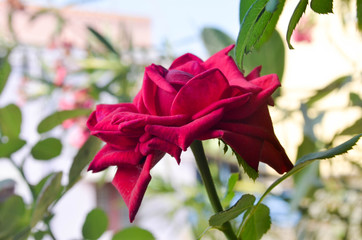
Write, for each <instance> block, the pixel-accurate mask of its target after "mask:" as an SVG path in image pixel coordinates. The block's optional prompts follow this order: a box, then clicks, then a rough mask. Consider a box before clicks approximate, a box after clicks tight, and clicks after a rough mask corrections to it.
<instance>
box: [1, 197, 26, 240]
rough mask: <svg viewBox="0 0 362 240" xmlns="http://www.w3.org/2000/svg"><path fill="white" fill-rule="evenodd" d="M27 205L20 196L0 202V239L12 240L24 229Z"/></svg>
mask: <svg viewBox="0 0 362 240" xmlns="http://www.w3.org/2000/svg"><path fill="white" fill-rule="evenodd" d="M25 213H26V211H25V204H24V201H23V199H22V198H21V197H20V196H17V195H13V196H11V197H9V198H7V199H6V201H4V202H0V239H10V236H14V235H15V234H16V233H17V232H18V231H19V230H20V229H19V228H21V227H22V219H23V218H24V214H25Z"/></svg>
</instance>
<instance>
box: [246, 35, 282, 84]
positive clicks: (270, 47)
mask: <svg viewBox="0 0 362 240" xmlns="http://www.w3.org/2000/svg"><path fill="white" fill-rule="evenodd" d="M284 62H285V49H284V44H283V40H282V38H281V36H280V34H279V33H278V32H277V31H275V32H274V33H273V35H272V36H271V38H270V39H269V40H268V41H267V42H265V43H264V44H263V45H262V46H261V48H260V49H258V50H254V51H253V52H251V53H250V54H248V55H246V56H245V58H244V69H245V72H246V73H249V72H250V71H252V70H253V69H254V68H255V67H258V66H260V65H261V66H262V69H261V73H260V75H267V74H272V73H275V74H277V75H278V77H279V79H280V80H282V79H283V73H284Z"/></svg>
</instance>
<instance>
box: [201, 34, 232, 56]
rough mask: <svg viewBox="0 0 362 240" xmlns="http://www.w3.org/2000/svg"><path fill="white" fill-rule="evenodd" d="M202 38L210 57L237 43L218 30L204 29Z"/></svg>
mask: <svg viewBox="0 0 362 240" xmlns="http://www.w3.org/2000/svg"><path fill="white" fill-rule="evenodd" d="M201 37H202V41H203V42H204V44H205V47H206V49H207V51H208V53H209V54H210V55H213V54H215V53H217V52H218V51H220V50H221V49H224V48H225V47H227V46H229V45H232V44H234V43H235V41H234V40H233V39H232V38H231V37H229V36H228V35H227V34H226V33H224V32H222V31H221V30H219V29H216V28H204V29H202V32H201Z"/></svg>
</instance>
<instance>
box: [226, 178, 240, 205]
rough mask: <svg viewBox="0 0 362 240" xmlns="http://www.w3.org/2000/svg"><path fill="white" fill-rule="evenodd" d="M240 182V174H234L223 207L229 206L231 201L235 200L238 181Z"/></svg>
mask: <svg viewBox="0 0 362 240" xmlns="http://www.w3.org/2000/svg"><path fill="white" fill-rule="evenodd" d="M238 180H239V173H233V174H231V175H230V177H229V180H228V185H227V189H226V193H225V197H224V199H223V200H222V203H223V205H224V206H225V205H229V203H230V201H231V200H232V199H233V198H234V195H235V193H234V191H233V190H234V187H235V184H236V183H237V181H238Z"/></svg>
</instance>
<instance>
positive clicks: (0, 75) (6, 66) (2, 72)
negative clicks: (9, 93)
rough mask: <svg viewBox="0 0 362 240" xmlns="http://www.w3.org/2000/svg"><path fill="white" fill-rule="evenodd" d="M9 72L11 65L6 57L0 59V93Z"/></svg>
mask: <svg viewBox="0 0 362 240" xmlns="http://www.w3.org/2000/svg"><path fill="white" fill-rule="evenodd" d="M10 73H11V65H10V63H9V61H8V59H7V58H3V59H1V61H0V94H1V92H2V91H3V90H4V88H5V85H6V82H7V80H8V78H9V76H10Z"/></svg>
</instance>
